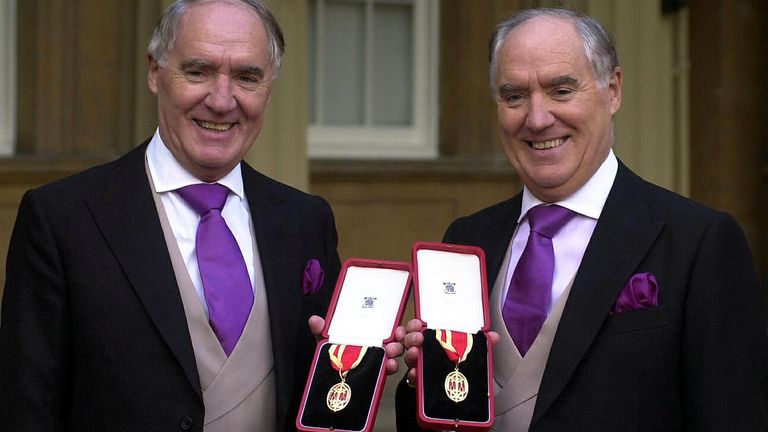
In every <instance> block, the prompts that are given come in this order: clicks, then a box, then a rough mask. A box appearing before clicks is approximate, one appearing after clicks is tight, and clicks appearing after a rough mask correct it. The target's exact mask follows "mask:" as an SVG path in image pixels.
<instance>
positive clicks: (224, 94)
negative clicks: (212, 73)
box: [205, 74, 237, 113]
mask: <svg viewBox="0 0 768 432" xmlns="http://www.w3.org/2000/svg"><path fill="white" fill-rule="evenodd" d="M205 104H206V106H208V108H210V109H211V110H212V111H214V112H217V113H226V112H229V111H232V110H233V109H234V108H235V106H236V105H237V102H236V101H235V95H234V94H233V93H232V81H231V79H230V77H229V76H227V75H225V74H219V75H216V79H215V80H213V83H212V84H211V88H210V91H209V92H208V96H207V97H206V98H205Z"/></svg>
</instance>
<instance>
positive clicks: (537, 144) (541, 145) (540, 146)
mask: <svg viewBox="0 0 768 432" xmlns="http://www.w3.org/2000/svg"><path fill="white" fill-rule="evenodd" d="M565 140H566V138H557V139H553V140H548V141H526V142H527V143H528V145H529V146H531V147H532V148H533V149H535V150H546V149H551V148H555V147H560V146H561V145H562V144H563V143H564V142H565Z"/></svg>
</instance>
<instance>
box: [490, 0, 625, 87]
mask: <svg viewBox="0 0 768 432" xmlns="http://www.w3.org/2000/svg"><path fill="white" fill-rule="evenodd" d="M541 16H546V17H552V18H558V19H561V20H565V21H568V22H571V23H573V25H574V27H575V28H576V32H577V33H578V34H579V37H580V38H581V44H582V45H583V46H584V52H585V54H586V55H587V60H588V61H589V64H590V65H592V71H593V72H594V73H595V83H596V84H597V86H598V87H601V88H605V87H606V86H607V85H608V84H609V83H610V80H611V76H612V75H613V71H614V70H615V69H616V67H617V66H619V58H618V56H617V54H616V48H615V47H614V45H613V40H612V39H611V35H610V34H609V33H608V30H606V29H605V27H603V26H602V25H601V24H600V23H599V22H597V20H595V19H594V18H591V17H588V16H586V15H581V14H578V13H576V12H574V11H571V10H568V9H550V8H540V9H526V10H523V11H520V12H518V13H516V14H514V15H512V16H510V17H509V18H507V19H505V20H504V21H502V22H501V23H499V25H497V26H496V30H495V31H494V32H493V35H492V38H491V43H490V53H489V60H490V63H491V66H490V73H489V78H490V85H491V92H492V94H494V95H496V91H497V90H496V89H495V88H494V87H496V78H497V76H496V74H497V71H496V69H497V66H498V54H499V50H500V49H501V45H502V44H503V43H504V40H505V39H506V38H507V35H509V32H511V31H512V29H514V28H515V27H517V26H519V25H521V24H523V23H524V22H526V21H528V20H530V19H532V18H536V17H541Z"/></svg>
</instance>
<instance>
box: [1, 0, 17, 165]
mask: <svg viewBox="0 0 768 432" xmlns="http://www.w3.org/2000/svg"><path fill="white" fill-rule="evenodd" d="M0 23H1V25H0V28H1V29H3V30H2V32H1V33H0V58H3V59H7V61H5V62H2V63H3V65H1V66H0V94H3V95H5V97H3V98H2V99H1V100H0V156H11V155H13V154H14V151H15V143H16V0H6V1H4V2H1V4H0Z"/></svg>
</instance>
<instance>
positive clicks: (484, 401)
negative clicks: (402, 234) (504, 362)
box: [412, 242, 493, 431]
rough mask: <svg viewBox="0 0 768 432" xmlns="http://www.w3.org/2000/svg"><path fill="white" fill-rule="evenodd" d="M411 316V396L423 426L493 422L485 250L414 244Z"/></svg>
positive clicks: (463, 427)
mask: <svg viewBox="0 0 768 432" xmlns="http://www.w3.org/2000/svg"><path fill="white" fill-rule="evenodd" d="M412 260H413V279H414V282H413V290H414V298H415V302H416V305H415V310H416V318H418V319H420V320H421V321H422V322H423V323H424V327H425V328H424V330H423V333H424V344H423V345H422V349H421V352H420V354H419V363H418V365H417V369H416V372H417V373H418V378H419V380H418V385H417V388H416V399H417V409H418V422H419V426H421V427H422V428H425V429H441V430H455V431H484V430H487V429H488V428H490V427H491V426H492V425H493V365H492V355H491V341H490V339H489V338H488V337H487V332H488V330H489V325H490V316H489V313H488V288H487V280H486V274H485V253H484V252H483V250H482V249H480V248H477V247H471V246H459V245H452V244H447V243H427V242H419V243H416V244H415V245H414V246H413V249H412Z"/></svg>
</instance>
